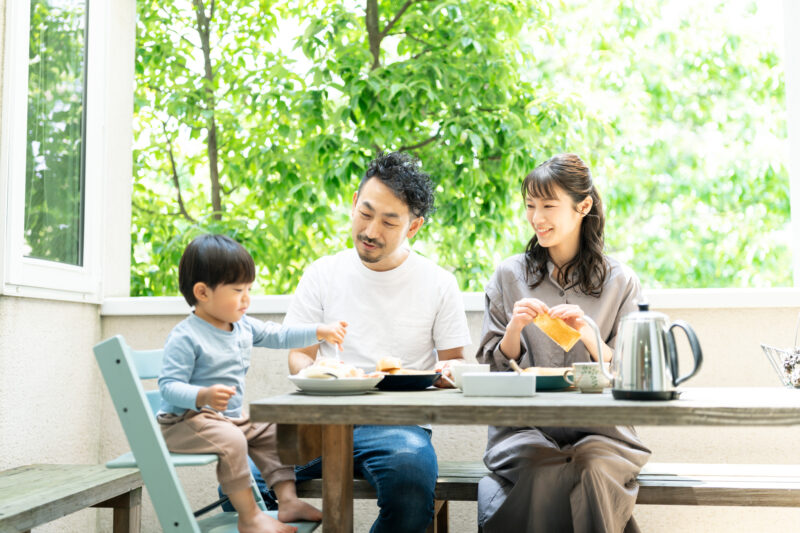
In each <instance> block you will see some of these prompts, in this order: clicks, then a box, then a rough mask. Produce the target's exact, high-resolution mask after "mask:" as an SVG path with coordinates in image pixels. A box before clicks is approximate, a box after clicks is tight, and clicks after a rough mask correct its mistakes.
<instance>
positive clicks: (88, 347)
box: [0, 296, 111, 533]
mask: <svg viewBox="0 0 800 533" xmlns="http://www.w3.org/2000/svg"><path fill="white" fill-rule="evenodd" d="M99 338H100V316H99V313H98V307H97V306H96V305H88V304H78V303H64V302H53V301H49V300H32V299H27V298H16V297H10V296H0V470H5V469H8V468H13V467H16V466H21V465H26V464H34V463H63V464H95V463H98V462H99V460H100V453H99V450H100V435H101V434H102V433H103V430H102V426H101V425H100V423H99V421H100V418H101V412H102V410H103V408H104V405H105V403H106V394H105V391H104V389H103V384H102V377H101V376H100V371H99V370H98V368H97V365H96V364H95V362H94V358H93V355H92V346H93V345H94V344H95V343H96V342H97V341H98V339H99ZM103 513H105V514H107V515H108V516H110V513H111V511H109V510H104V511H97V510H86V511H81V512H78V513H75V514H73V515H71V516H69V517H66V518H64V519H61V520H57V521H55V522H53V523H51V524H48V525H46V526H42V527H41V528H36V531H37V532H41V533H45V532H52V533H62V532H75V533H77V532H87V531H97V529H96V524H97V516H98V514H103Z"/></svg>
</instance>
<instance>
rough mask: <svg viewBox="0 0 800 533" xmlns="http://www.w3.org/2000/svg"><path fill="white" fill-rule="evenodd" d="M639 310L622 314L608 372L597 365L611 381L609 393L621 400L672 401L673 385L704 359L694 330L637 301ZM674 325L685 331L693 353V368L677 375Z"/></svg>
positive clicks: (693, 373)
mask: <svg viewBox="0 0 800 533" xmlns="http://www.w3.org/2000/svg"><path fill="white" fill-rule="evenodd" d="M638 305H639V311H638V312H637V311H634V312H633V313H629V314H627V315H625V316H624V317H622V320H621V321H620V325H619V332H618V333H617V346H616V348H617V349H616V351H615V353H614V357H613V359H612V362H611V371H610V372H609V370H607V369H606V365H600V368H601V369H602V370H603V374H605V376H606V377H607V378H608V379H609V380H610V381H611V394H613V396H614V398H617V399H622V400H671V399H673V398H676V397H677V396H678V393H677V391H676V390H675V387H677V386H678V385H679V384H680V383H683V382H684V381H686V380H687V379H689V378H690V377H692V376H694V375H695V374H696V373H697V371H698V370H700V365H701V364H702V362H703V352H702V350H701V349H700V343H699V342H698V341H697V335H695V333H694V330H693V329H692V328H691V326H689V324H687V323H686V322H684V321H682V320H676V321H675V322H673V323H671V324H670V323H669V318H668V317H667V315H665V314H663V313H658V312H656V311H650V310H649V309H648V307H649V306H648V304H647V303H640V304H638ZM673 328H680V329H682V330H683V331H684V332H685V333H686V337H687V338H688V340H689V346H690V347H691V349H692V354H694V369H692V371H691V372H690V373H688V374H686V375H685V376H681V377H678V350H677V348H676V346H675V337H674V336H673V334H672V330H673Z"/></svg>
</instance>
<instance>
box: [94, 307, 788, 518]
mask: <svg viewBox="0 0 800 533" xmlns="http://www.w3.org/2000/svg"><path fill="white" fill-rule="evenodd" d="M797 303H798V305H797V306H796V307H777V308H732V309H718V308H694V309H677V308H674V309H667V310H666V311H665V312H666V313H667V314H668V315H670V318H672V319H673V320H674V319H678V318H680V319H684V320H687V321H688V322H689V323H690V324H692V326H693V327H694V329H695V331H696V332H697V335H698V337H699V339H700V342H701V345H702V347H703V351H704V355H705V363H704V365H703V368H702V370H701V372H700V374H699V375H698V376H697V377H695V378H693V379H692V380H690V381H689V382H687V384H686V385H687V386H705V387H713V386H760V387H770V386H779V382H778V378H777V377H776V376H775V375H773V370H772V369H771V367H769V366H768V364H767V361H766V359H765V357H764V355H763V354H762V352H761V348H760V346H759V344H760V343H762V342H764V343H768V344H773V345H776V346H780V347H786V346H788V345H789V344H791V341H792V335H793V332H794V325H795V319H796V318H797V316H798V312H800V300H798V302H797ZM256 316H258V317H259V318H262V319H269V320H275V321H278V322H279V321H281V320H282V318H283V316H282V315H281V314H279V313H273V314H261V315H256ZM181 318H182V317H181V316H175V315H167V316H149V317H148V316H144V317H142V316H105V317H104V318H103V320H102V335H103V337H108V336H111V335H115V334H122V335H124V336H125V338H126V339H127V340H128V341H129V343H130V344H131V345H132V346H134V347H136V348H141V349H146V348H157V347H160V346H161V345H162V344H163V342H164V339H165V337H166V335H167V334H168V333H169V331H170V329H171V328H172V327H173V325H174V324H176V323H177V322H178V321H180V320H181ZM468 319H469V324H470V331H471V333H472V338H473V341H477V340H478V338H479V335H480V328H481V321H482V313H481V312H479V311H471V312H469V313H468ZM680 349H681V350H682V358H681V364H682V365H685V366H682V368H683V369H684V371H685V370H688V369H689V368H690V364H691V361H690V360H689V359H690V357H691V355H689V352H688V346H686V345H685V344H682V345H681V346H680ZM467 354H468V358H470V359H474V347H470V348H469V349H468V350H467ZM287 373H288V368H287V364H286V351H284V350H266V349H262V348H257V349H256V352H255V356H254V357H253V360H252V368H251V371H250V374H249V375H248V381H247V387H248V390H247V399H248V400H253V399H256V398H259V397H263V396H266V395H272V394H279V393H284V392H289V391H291V390H293V387H292V385H291V383H289V381H288V380H287V379H285V376H286V375H287ZM798 393H800V391H798ZM109 402H110V400H108V399H107V398H106V400H105V406H104V411H103V419H102V424H101V426H102V427H103V428H104V432H103V436H102V442H101V444H100V456H101V459H102V460H107V459H109V458H111V457H114V456H115V455H117V454H119V453H122V452H123V451H125V450H126V449H127V445H126V444H125V442H124V438H123V436H122V432H121V429H120V427H119V422H118V421H117V420H116V415H115V414H114V412H113V409H112V408H111V407H110V405H109ZM639 432H640V434H641V436H642V438H643V439H644V441H645V443H646V444H648V445H649V446H650V447H651V448H652V450H653V457H652V461H658V462H701V463H708V462H719V463H725V462H731V463H791V462H796V460H797V459H796V457H797V453H796V443H797V442H800V428H719V427H713V428H704V427H691V428H671V427H642V428H640V429H639ZM485 443H486V428H485V427H478V426H474V427H473V426H469V427H457V426H436V427H435V428H434V445H435V447H436V450H437V453H438V455H439V457H440V459H442V460H457V459H458V460H463V459H467V460H469V459H474V460H480V459H481V456H482V453H483V449H484V446H485ZM182 479H184V480H185V484H186V485H185V486H187V487H188V493H189V495H190V499H191V500H192V504H193V505H194V506H196V507H199V506H200V504H201V503H203V502H207V501H210V500H211V499H213V498H214V487H215V486H216V483H215V481H214V473H213V468H205V469H204V470H203V469H197V470H195V471H194V472H185V473H183V474H182ZM451 505H452V507H451V510H450V519H451V524H452V526H453V528H452V530H453V531H458V532H461V531H476V529H477V528H476V518H475V516H476V512H477V511H476V505H475V503H469V502H465V503H459V502H455V503H453V504H451ZM375 514H376V507H375V502H374V501H362V502H357V503H356V526H355V531H358V532H361V531H367V530H368V529H369V524H370V523H371V521H372V520H373V519H374V516H375ZM635 515H636V517H637V519H638V521H639V524H640V526H641V528H642V530H643V531H647V532H664V533H667V532H669V533H672V532H674V531H704V532H706V533H715V532H720V533H722V532H730V531H764V532H767V531H776V532H777V531H785V530H786V524H791V523H798V522H800V509H777V508H773V509H766V508H749V509H744V508H738V509H737V508H728V507H717V508H712V507H698V508H695V507H677V508H676V507H661V506H640V507H638V508H637V509H636V514H635ZM144 520H145V527H144V531H157V526H156V525H155V521H154V517H153V514H152V509H151V508H150V507H149V503H148V508H147V509H146V510H145V513H144Z"/></svg>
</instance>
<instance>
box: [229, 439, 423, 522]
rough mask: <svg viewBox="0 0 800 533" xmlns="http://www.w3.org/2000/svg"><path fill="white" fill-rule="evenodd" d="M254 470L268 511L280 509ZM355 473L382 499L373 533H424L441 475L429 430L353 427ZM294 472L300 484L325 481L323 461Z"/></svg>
mask: <svg viewBox="0 0 800 533" xmlns="http://www.w3.org/2000/svg"><path fill="white" fill-rule="evenodd" d="M250 469H251V470H252V471H253V476H254V477H255V478H256V483H258V487H259V489H260V490H261V493H262V494H263V496H264V501H265V502H266V504H267V507H268V508H272V509H276V508H277V506H276V503H275V495H274V494H273V493H272V491H271V490H269V489H268V488H267V486H266V484H265V483H264V479H263V478H262V477H261V473H260V472H259V471H258V469H257V468H256V467H255V465H254V464H253V463H252V462H251V463H250ZM353 470H354V474H355V475H356V476H361V477H363V478H364V479H366V480H367V481H368V482H369V483H370V485H372V486H373V487H374V488H375V491H376V493H377V495H378V507H379V508H380V513H379V514H378V519H377V520H376V521H375V523H374V524H372V528H371V529H370V532H371V533H384V532H397V533H414V532H416V531H420V532H424V531H425V529H426V528H427V527H428V524H430V523H431V520H433V499H434V489H435V487H436V478H437V477H438V471H439V468H438V465H437V462H436V452H435V451H434V449H433V445H432V444H431V432H430V431H429V430H427V429H424V428H421V427H419V426H355V427H354V428H353ZM295 472H296V474H297V481H298V482H299V481H306V480H309V479H316V478H321V477H322V461H321V459H320V458H319V457H318V458H316V459H314V460H313V461H311V462H310V463H308V464H307V465H303V466H297V467H295ZM228 510H233V509H232V508H230V507H229V508H228Z"/></svg>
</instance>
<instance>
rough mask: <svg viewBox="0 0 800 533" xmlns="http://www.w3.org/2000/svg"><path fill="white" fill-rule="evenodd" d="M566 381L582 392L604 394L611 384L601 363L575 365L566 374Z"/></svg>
mask: <svg viewBox="0 0 800 533" xmlns="http://www.w3.org/2000/svg"><path fill="white" fill-rule="evenodd" d="M564 379H565V380H566V382H567V383H569V384H570V385H575V386H576V387H578V389H580V391H581V392H603V389H604V388H606V387H610V386H611V383H609V382H608V379H606V377H605V376H604V375H603V372H602V371H601V370H600V363H595V362H591V363H575V364H573V365H572V368H570V369H569V370H566V371H565V372H564Z"/></svg>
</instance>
